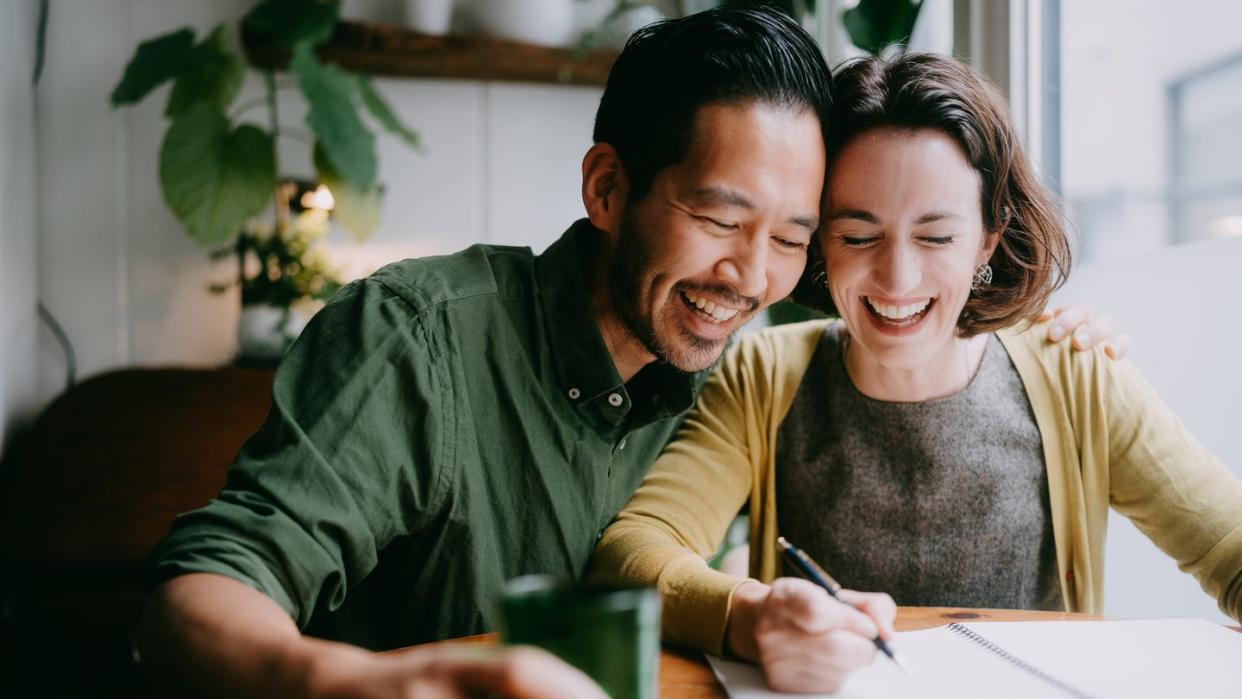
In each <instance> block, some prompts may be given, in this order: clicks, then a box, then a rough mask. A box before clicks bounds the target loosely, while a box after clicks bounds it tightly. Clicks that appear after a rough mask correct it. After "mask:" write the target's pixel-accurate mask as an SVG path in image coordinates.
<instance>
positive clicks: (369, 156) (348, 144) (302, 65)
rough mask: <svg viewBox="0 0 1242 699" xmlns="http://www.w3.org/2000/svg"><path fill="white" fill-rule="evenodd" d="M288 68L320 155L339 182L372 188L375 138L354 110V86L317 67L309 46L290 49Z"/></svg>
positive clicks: (341, 75)
mask: <svg viewBox="0 0 1242 699" xmlns="http://www.w3.org/2000/svg"><path fill="white" fill-rule="evenodd" d="M289 67H290V68H292V69H293V72H294V73H295V74H296V75H297V76H298V85H299V86H300V87H301V88H302V94H303V95H305V97H306V101H307V103H309V105H310V109H309V110H308V111H307V113H306V124H307V125H308V126H310V128H311V131H313V132H314V133H315V138H316V140H317V141H318V142H319V143H320V145H322V146H323V150H324V155H325V156H326V157H327V159H328V161H329V162H331V163H332V167H333V169H334V170H335V171H336V172H338V173H340V176H341V179H342V180H344V181H345V182H346V183H347V184H349V185H350V186H351V187H353V188H354V189H356V190H358V191H362V192H365V191H367V190H368V189H370V188H371V186H372V185H374V184H375V172H376V169H377V165H376V161H375V137H374V136H373V135H371V132H370V131H369V130H368V129H367V127H366V125H364V124H363V123H362V120H361V119H359V118H358V112H357V110H356V109H355V107H354V89H355V86H356V85H357V82H356V81H355V80H354V79H353V76H351V75H349V74H348V73H346V72H344V71H342V70H341V69H340V68H337V67H336V66H326V65H323V64H321V63H320V62H319V59H317V58H315V54H314V52H312V51H311V48H310V45H309V44H298V45H297V46H296V47H294V49H293V60H292V61H291V62H290V63H289Z"/></svg>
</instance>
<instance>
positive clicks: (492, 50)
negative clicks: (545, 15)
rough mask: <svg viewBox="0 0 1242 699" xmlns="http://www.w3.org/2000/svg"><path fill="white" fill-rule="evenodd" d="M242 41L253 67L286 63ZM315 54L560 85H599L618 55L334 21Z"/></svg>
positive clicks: (410, 71) (266, 43)
mask: <svg viewBox="0 0 1242 699" xmlns="http://www.w3.org/2000/svg"><path fill="white" fill-rule="evenodd" d="M242 45H243V48H244V49H245V52H246V57H247V59H248V60H249V61H250V63H251V64H252V65H254V66H256V67H259V68H276V69H282V68H284V67H285V66H287V65H288V63H289V52H288V51H287V50H285V49H284V48H283V47H280V46H277V45H276V44H274V43H273V42H272V41H271V40H270V39H269V38H268V37H263V36H258V35H254V34H251V33H248V32H246V31H245V30H243V31H242ZM317 53H318V54H319V57H320V58H321V59H323V60H324V61H327V62H330V63H335V64H337V65H340V66H342V67H344V68H348V69H350V70H356V71H359V72H363V73H367V74H370V75H386V76H397V77H418V78H456V79H464V80H503V81H513V82H537V83H555V84H562V85H603V84H604V83H605V82H606V81H607V80H608V71H609V70H610V69H611V68H612V63H613V61H615V60H616V58H617V52H616V51H613V50H611V49H596V50H594V51H590V52H587V53H586V54H580V53H579V52H578V51H576V50H574V49H569V48H548V47H545V46H535V45H532V44H524V43H521V42H517V41H505V40H502V39H487V38H481V37H473V36H429V35H426V34H419V33H418V32H415V31H412V30H410V29H406V28H404V27H398V26H392V25H384V24H370V23H366V22H340V23H338V24H337V26H336V31H335V32H333V34H332V38H331V39H329V40H328V41H327V42H325V43H324V44H322V45H320V47H319V48H318V49H317Z"/></svg>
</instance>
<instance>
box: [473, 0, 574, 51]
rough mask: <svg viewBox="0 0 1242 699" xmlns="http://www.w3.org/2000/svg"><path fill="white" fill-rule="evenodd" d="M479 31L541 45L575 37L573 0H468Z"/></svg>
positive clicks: (557, 44)
mask: <svg viewBox="0 0 1242 699" xmlns="http://www.w3.org/2000/svg"><path fill="white" fill-rule="evenodd" d="M468 9H469V10H470V14H471V16H472V17H473V19H474V24H475V26H477V27H478V30H479V32H480V33H481V34H483V35H485V36H493V37H497V38H501V39H512V40H514V41H525V42H527V43H530V44H541V45H543V46H566V45H568V44H570V43H571V42H572V41H573V40H574V0H470V3H469V8H468Z"/></svg>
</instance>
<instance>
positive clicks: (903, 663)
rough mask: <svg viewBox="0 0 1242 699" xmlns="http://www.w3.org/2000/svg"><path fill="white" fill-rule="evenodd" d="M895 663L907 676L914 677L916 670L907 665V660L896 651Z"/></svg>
mask: <svg viewBox="0 0 1242 699" xmlns="http://www.w3.org/2000/svg"><path fill="white" fill-rule="evenodd" d="M893 662H895V663H897V667H899V668H901V669H902V670H904V671H905V673H906V674H907V675H910V676H911V677H913V676H914V668H912V667H910V663H907V662H906V659H905V658H903V657H902V656H901V655H900V654H898V653H897V652H895V651H894V652H893Z"/></svg>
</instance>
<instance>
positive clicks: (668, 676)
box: [444, 607, 1104, 699]
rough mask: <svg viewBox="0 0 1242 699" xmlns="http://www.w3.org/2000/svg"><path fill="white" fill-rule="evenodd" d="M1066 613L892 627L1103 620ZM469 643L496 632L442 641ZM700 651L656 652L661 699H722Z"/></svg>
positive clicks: (953, 616) (935, 610)
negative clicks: (955, 623) (658, 656)
mask: <svg viewBox="0 0 1242 699" xmlns="http://www.w3.org/2000/svg"><path fill="white" fill-rule="evenodd" d="M1103 618H1104V617H1101V616H1094V615H1090V614H1072V613H1070V612H1028V611H1020V610H1012V609H961V608H952V607H900V608H899V609H898V610H897V620H896V623H895V626H896V627H897V630H898V631H917V630H919V629H928V628H933V627H936V626H944V625H946V624H951V623H953V622H955V621H970V622H976V621H1071V620H1074V621H1084V620H1091V619H1103ZM444 642H445V643H465V644H471V645H495V643H496V642H497V638H496V634H483V635H481V636H470V637H468V638H460V639H454V640H452V641H444ZM727 696H728V695H726V694H725V691H724V688H723V687H721V686H720V683H719V682H717V681H716V676H715V675H713V674H712V671H711V668H710V667H708V665H707V660H706V659H704V657H703V654H702V653H701V652H699V651H697V650H691V649H688V648H678V647H675V646H669V645H665V646H664V650H663V652H662V653H661V654H660V697H661V699H726V698H727Z"/></svg>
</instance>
